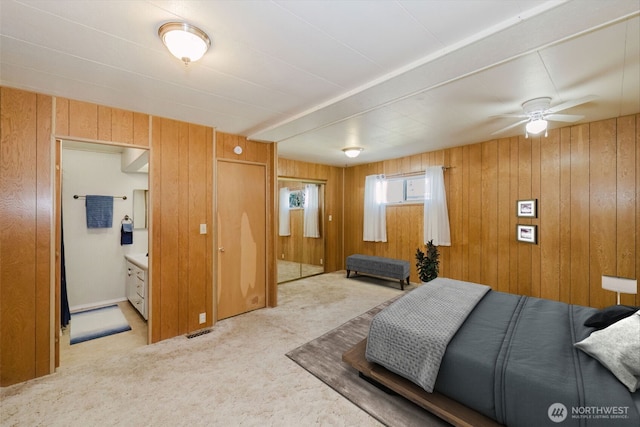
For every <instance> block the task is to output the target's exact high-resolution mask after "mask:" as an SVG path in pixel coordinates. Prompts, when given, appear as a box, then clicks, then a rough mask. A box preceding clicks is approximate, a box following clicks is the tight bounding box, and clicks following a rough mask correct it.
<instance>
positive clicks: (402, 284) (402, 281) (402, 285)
mask: <svg viewBox="0 0 640 427" xmlns="http://www.w3.org/2000/svg"><path fill="white" fill-rule="evenodd" d="M400 290H401V291H404V280H402V279H401V280H400Z"/></svg>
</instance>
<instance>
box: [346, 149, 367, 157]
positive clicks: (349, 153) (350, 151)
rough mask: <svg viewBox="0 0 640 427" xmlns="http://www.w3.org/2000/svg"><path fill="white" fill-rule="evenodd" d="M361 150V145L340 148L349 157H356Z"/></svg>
mask: <svg viewBox="0 0 640 427" xmlns="http://www.w3.org/2000/svg"><path fill="white" fill-rule="evenodd" d="M362 150H364V148H361V147H346V148H343V149H342V151H344V154H345V155H346V156H347V157H350V158H354V157H358V156H359V155H360V152H361V151H362Z"/></svg>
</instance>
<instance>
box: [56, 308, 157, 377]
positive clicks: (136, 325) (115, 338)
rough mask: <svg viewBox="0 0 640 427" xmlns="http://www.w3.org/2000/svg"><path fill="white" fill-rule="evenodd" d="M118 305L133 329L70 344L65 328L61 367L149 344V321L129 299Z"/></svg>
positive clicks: (61, 350) (62, 340) (61, 340)
mask: <svg viewBox="0 0 640 427" xmlns="http://www.w3.org/2000/svg"><path fill="white" fill-rule="evenodd" d="M118 306H119V307H120V309H121V310H122V313H123V314H124V316H125V317H126V318H127V321H128V322H129V326H131V330H130V331H127V332H121V333H119V334H115V335H109V336H106V337H102V338H97V339H94V340H91V341H85V342H82V343H78V344H74V345H70V344H69V328H66V329H64V330H63V331H62V335H61V337H60V366H61V367H66V366H73V365H76V364H80V363H87V362H94V361H96V360H99V359H101V358H103V357H105V356H110V355H114V354H120V353H126V352H128V351H130V350H131V349H134V348H136V347H141V346H144V345H146V344H147V322H146V321H145V320H144V318H143V317H142V316H141V315H140V313H138V311H136V309H135V308H133V306H132V305H131V304H130V303H129V301H122V302H119V303H118Z"/></svg>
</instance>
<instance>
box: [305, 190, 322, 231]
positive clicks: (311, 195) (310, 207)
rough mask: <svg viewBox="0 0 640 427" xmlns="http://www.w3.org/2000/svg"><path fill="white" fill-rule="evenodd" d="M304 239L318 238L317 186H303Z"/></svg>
mask: <svg viewBox="0 0 640 427" xmlns="http://www.w3.org/2000/svg"><path fill="white" fill-rule="evenodd" d="M304 192H305V199H304V233H303V236H304V237H320V227H319V221H318V217H319V212H318V209H319V203H318V186H317V185H316V184H307V185H305V186H304Z"/></svg>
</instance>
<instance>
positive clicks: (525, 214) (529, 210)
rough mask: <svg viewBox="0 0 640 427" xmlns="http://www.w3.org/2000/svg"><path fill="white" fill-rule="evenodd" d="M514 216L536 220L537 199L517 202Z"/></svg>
mask: <svg viewBox="0 0 640 427" xmlns="http://www.w3.org/2000/svg"><path fill="white" fill-rule="evenodd" d="M516 216H517V217H518V218H537V217H538V199H529V200H518V201H517V202H516Z"/></svg>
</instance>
